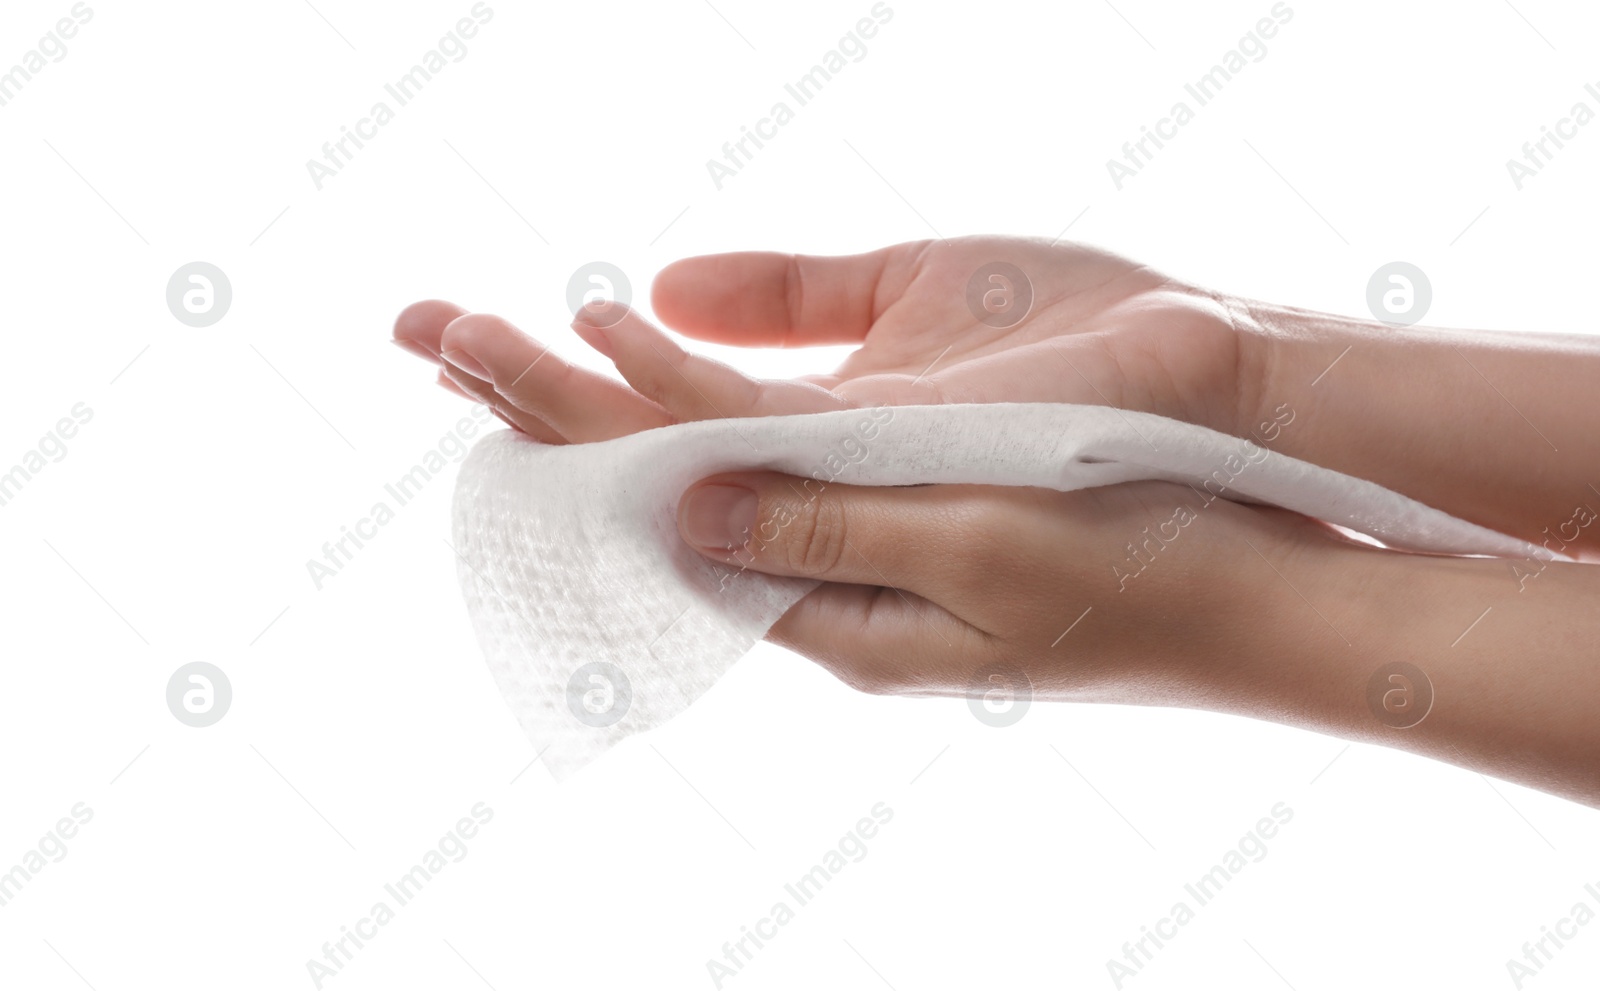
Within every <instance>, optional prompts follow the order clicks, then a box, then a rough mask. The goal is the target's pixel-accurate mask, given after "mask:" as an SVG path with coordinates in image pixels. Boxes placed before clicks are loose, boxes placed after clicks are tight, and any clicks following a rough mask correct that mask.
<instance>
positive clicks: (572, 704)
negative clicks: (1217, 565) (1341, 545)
mask: <svg viewBox="0 0 1600 991" xmlns="http://www.w3.org/2000/svg"><path fill="white" fill-rule="evenodd" d="M1286 429H1293V427H1292V426H1291V427H1287V428H1286ZM1241 466H1242V467H1241ZM749 468H767V469H772V470H776V471H783V472H787V473H790V474H794V475H800V476H807V477H813V478H819V479H822V480H825V481H836V482H841V483H848V484H852V485H906V484H912V483H918V482H947V483H980V484H992V485H1031V486H1039V487H1045V488H1054V489H1060V490H1062V491H1071V490H1073V489H1082V488H1089V487H1092V486H1097V485H1110V484H1114V483H1117V482H1126V481H1134V480H1139V479H1167V480H1170V481H1178V482H1190V483H1192V484H1195V485H1201V484H1204V483H1205V482H1206V480H1208V479H1211V480H1212V481H1211V491H1213V492H1215V491H1216V490H1217V486H1218V479H1221V480H1225V481H1227V482H1228V491H1227V492H1226V495H1227V497H1228V498H1230V499H1233V500H1236V501H1241V502H1261V503H1270V504H1274V505H1278V506H1283V507H1285V508H1287V509H1292V510H1296V511H1298V512H1301V513H1304V514H1306V515H1307V516H1314V517H1317V518H1319V519H1322V520H1326V521H1328V522H1330V523H1337V524H1339V525H1341V526H1344V527H1348V528H1350V529H1352V530H1357V531H1360V532H1363V533H1366V534H1369V535H1371V536H1373V537H1376V538H1378V539H1379V540H1381V541H1383V542H1384V543H1385V544H1389V545H1391V546H1394V547H1402V548H1408V549H1413V550H1423V551H1440V552H1452V553H1460V554H1485V555H1504V556H1517V557H1523V556H1527V555H1528V554H1529V553H1530V551H1531V550H1532V547H1531V545H1529V544H1527V543H1525V542H1524V541H1521V540H1516V539H1513V538H1511V537H1508V536H1506V535H1504V534H1500V533H1496V532H1494V531H1492V530H1486V529H1484V528H1482V527H1479V526H1475V525H1473V524H1471V523H1467V522H1465V521H1462V520H1459V519H1456V518H1455V517H1452V516H1449V515H1447V514H1445V513H1442V512H1439V511H1438V510H1435V509H1432V508H1430V507H1428V506H1425V505H1423V504H1421V503H1419V502H1416V501H1414V500H1412V499H1408V498H1406V497H1405V496H1402V495H1399V494H1398V493H1395V492H1392V491H1390V490H1388V489H1385V488H1382V487H1381V486H1378V485H1374V484H1372V483H1371V482H1366V481H1362V480H1360V479H1356V478H1351V477H1349V476H1347V475H1341V474H1339V473H1337V472H1333V471H1329V470H1327V469H1325V468H1319V467H1317V466H1315V465H1312V464H1308V463H1306V462H1304V461H1298V460H1295V459H1293V458H1289V457H1285V456H1282V455H1279V454H1273V453H1268V452H1267V450H1266V448H1265V447H1264V446H1261V445H1256V444H1254V443H1252V442H1251V441H1247V440H1241V439H1239V438H1234V437H1229V436H1226V435H1224V434H1220V433H1217V432H1215V431H1212V430H1207V429H1205V428H1203V427H1197V426H1194V425H1192V424H1186V423H1180V422H1178V421H1175V420H1168V419H1166V418H1164V417H1158V416H1153V415H1150V414H1146V413H1134V412H1128V411H1124V410H1116V409H1111V408H1108V407H1103V406H1069V405H1055V404H993V405H970V406H902V407H893V408H881V409H878V410H843V411H839V412H832V413H816V414H807V415H803V416H785V417H766V418H761V419H747V420H710V421H702V422H699V423H690V424H683V425H679V426H673V427H665V428H662V429H658V430H649V431H646V432H644V433H640V434H634V435H632V436H630V437H623V438H619V439H617V440H613V441H607V442H605V443H600V444H581V445H572V446H565V447H552V446H548V445H545V444H540V443H538V442H536V441H533V440H530V439H528V438H527V437H526V436H524V435H522V434H518V433H514V432H512V431H501V432H499V433H495V434H491V435H489V436H487V437H485V438H483V439H482V440H481V441H479V442H478V444H477V445H476V446H475V447H474V448H473V450H472V453H471V455H470V456H469V457H468V458H467V460H466V462H465V464H464V465H463V467H462V471H461V475H460V478H459V481H458V482H457V486H456V493H455V509H454V516H455V520H454V530H455V548H456V551H457V554H458V556H459V559H460V566H459V572H460V578H461V587H462V592H463V594H464V596H465V598H466V603H467V609H468V611H469V613H470V614H471V617H472V622H473V626H474V627H475V629H476V631H477V635H478V641H479V644H480V646H481V647H482V649H483V653H484V657H485V659H486V660H487V661H488V664H489V669H490V671H491V672H492V674H493V676H494V679H495V682H496V683H497V684H498V685H499V686H500V690H501V692H502V693H503V694H504V696H505V699H506V701H507V703H508V704H509V705H510V707H511V711H512V712H513V713H514V714H515V716H516V718H517V721H518V722H519V723H520V724H521V726H522V729H523V731H524V732H525V733H526V734H527V735H528V738H529V739H530V740H532V741H533V744H534V746H535V747H536V748H537V749H538V751H539V752H540V753H542V754H543V759H544V762H545V764H546V766H547V767H548V768H549V769H550V771H551V773H552V774H554V775H555V776H556V777H557V778H558V779H559V778H564V777H566V776H567V775H568V774H570V773H571V772H572V771H574V770H576V769H577V768H579V767H582V766H583V765H584V764H587V763H588V762H589V761H591V760H593V759H594V758H595V757H596V756H598V755H599V754H601V753H602V752H604V751H605V750H607V749H609V748H610V747H612V746H614V745H615V744H616V743H618V742H619V741H620V740H622V739H623V738H625V737H627V736H629V735H631V734H634V733H638V732H641V731H643V730H647V729H650V728H651V727H654V726H659V725H661V724H662V723H664V722H666V721H667V720H668V719H670V718H672V717H673V716H674V715H676V714H677V713H679V712H681V711H683V710H684V709H685V708H687V707H688V706H689V704H690V703H692V702H694V700H695V699H697V698H699V697H700V696H701V695H702V694H704V693H705V691H706V690H707V689H708V688H710V687H711V686H712V684H714V683H715V682H716V680H717V679H718V678H720V677H721V676H722V674H723V673H724V672H725V671H727V670H728V668H729V667H731V666H732V665H733V663H734V662H735V661H737V660H738V659H739V658H740V657H741V656H743V655H744V654H745V652H746V651H748V650H749V649H750V648H751V646H753V645H754V644H755V642H756V641H757V640H759V639H760V638H761V637H762V636H763V635H764V634H765V633H766V631H767V629H768V628H769V627H771V625H772V624H773V623H774V622H776V621H777V619H778V617H780V616H782V615H783V613H784V612H786V611H787V610H788V608H789V606H791V605H793V604H794V603H795V602H796V601H798V600H799V599H800V598H801V597H802V596H803V595H805V594H806V593H807V592H808V591H810V590H811V589H812V588H814V587H815V586H816V583H815V582H812V581H809V580H800V579H793V578H773V577H770V576H767V575H762V574H758V573H756V572H749V571H746V572H739V571H736V570H735V569H731V568H726V567H723V566H721V565H718V564H713V563H712V562H709V561H707V560H706V559H704V558H702V557H701V556H700V555H698V554H696V553H695V552H694V551H692V550H690V549H689V548H688V546H686V545H685V544H684V543H683V542H682V540H681V539H680V538H679V537H678V531H677V524H676V511H677V503H678V499H679V497H680V496H681V495H682V493H683V491H684V489H686V488H687V487H688V486H689V484H690V483H692V482H694V481H695V480H697V479H700V478H704V477H706V476H708V475H712V474H716V473H718V472H723V471H733V470H739V469H749ZM1219 472H1220V473H1221V474H1220V475H1219V474H1217V473H1219ZM1108 568H1109V565H1108ZM593 662H603V663H607V664H611V665H615V669H620V671H621V672H622V673H623V675H624V677H625V679H626V682H625V684H619V685H613V686H612V687H613V689H615V690H616V691H615V692H614V694H613V695H612V697H611V698H610V699H609V700H607V699H606V698H605V696H604V695H601V696H596V702H597V704H596V708H602V709H603V708H605V707H606V705H607V704H608V703H609V704H611V705H612V706H614V709H613V713H616V712H623V710H624V706H625V707H626V708H625V713H624V714H623V715H622V717H621V719H620V720H618V721H616V722H614V723H613V724H611V725H608V726H597V725H591V723H592V722H595V721H603V719H604V718H608V717H605V716H600V717H593V716H591V717H589V718H588V719H587V721H586V720H585V719H584V718H580V716H579V715H575V712H585V713H588V712H593V711H594V710H593V709H592V708H591V709H583V708H582V706H581V705H580V704H579V701H578V699H577V698H576V697H573V698H569V690H568V685H569V682H571V681H572V680H573V677H574V674H575V673H576V672H579V669H580V668H583V666H584V665H588V664H591V663H593ZM589 670H590V671H593V670H594V669H589ZM588 674H589V672H584V673H583V675H582V677H581V678H580V682H581V684H580V687H582V688H584V689H585V690H587V689H588V688H589V687H590V686H593V685H600V684H602V682H598V681H594V680H593V679H592V678H590V677H589V676H588ZM630 694H631V698H627V700H626V701H625V702H624V701H623V699H624V697H625V696H628V695H630Z"/></svg>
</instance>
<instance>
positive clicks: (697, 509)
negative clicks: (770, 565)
mask: <svg viewBox="0 0 1600 991" xmlns="http://www.w3.org/2000/svg"><path fill="white" fill-rule="evenodd" d="M755 525H756V494H755V492H754V491H752V490H750V489H747V488H744V487H743V486H738V485H702V486H700V487H699V488H697V489H694V490H693V491H691V492H690V493H689V495H688V496H687V497H686V498H685V500H684V506H683V535H684V537H685V539H687V540H688V541H689V543H690V545H692V546H693V547H694V548H695V549H697V550H701V551H713V552H728V551H732V550H736V549H738V548H740V547H743V546H744V544H745V543H746V542H747V541H748V540H749V539H750V531H751V529H752V528H754V527H755Z"/></svg>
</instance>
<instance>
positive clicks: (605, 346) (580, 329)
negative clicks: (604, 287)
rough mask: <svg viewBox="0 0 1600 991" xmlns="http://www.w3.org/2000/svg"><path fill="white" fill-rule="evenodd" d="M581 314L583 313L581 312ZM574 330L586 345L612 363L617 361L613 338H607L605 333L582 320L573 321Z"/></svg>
mask: <svg viewBox="0 0 1600 991" xmlns="http://www.w3.org/2000/svg"><path fill="white" fill-rule="evenodd" d="M579 312H580V313H581V312H582V311H581V310H580V311H579ZM572 330H573V333H575V334H577V335H578V336H579V337H581V338H583V341H584V343H585V344H587V345H589V346H590V347H592V348H594V349H595V350H596V351H599V352H600V353H601V354H603V355H605V356H606V357H607V358H610V359H611V360H612V361H616V360H617V353H616V349H615V348H613V347H612V346H611V338H610V337H609V336H607V334H606V332H605V331H603V330H601V329H600V328H599V327H596V326H595V325H594V324H592V323H589V322H588V321H586V320H582V319H579V320H574V321H572Z"/></svg>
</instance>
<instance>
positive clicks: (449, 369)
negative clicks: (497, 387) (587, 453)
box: [439, 364, 567, 444]
mask: <svg viewBox="0 0 1600 991" xmlns="http://www.w3.org/2000/svg"><path fill="white" fill-rule="evenodd" d="M439 374H440V375H441V376H443V377H444V378H445V380H447V381H448V382H449V383H450V384H451V386H453V387H454V391H455V392H458V393H460V394H461V395H463V396H465V397H467V398H468V399H470V400H472V401H473V402H475V403H482V404H483V405H485V406H487V407H489V409H490V410H492V411H493V412H494V415H495V416H498V417H499V418H500V419H501V420H503V421H504V422H505V423H506V424H507V425H508V426H512V427H516V428H517V429H518V430H520V431H522V432H523V433H525V434H527V435H528V436H530V437H532V438H533V439H534V440H537V441H543V442H544V443H546V444H565V443H566V442H567V439H566V438H565V437H563V436H561V434H560V433H558V432H557V431H555V430H553V429H551V428H550V425H549V424H547V423H545V422H544V421H543V420H541V419H539V418H538V417H537V416H534V415H533V414H532V413H528V412H526V411H524V410H520V409H517V408H516V407H515V406H512V405H511V404H509V403H507V402H506V401H505V399H504V397H502V396H501V395H500V394H499V393H497V392H495V391H494V387H493V386H491V385H490V384H489V383H488V382H485V381H484V380H483V379H480V378H477V377H476V376H473V375H469V374H468V373H466V372H464V371H462V370H461V369H459V368H456V367H455V366H454V365H448V364H447V365H445V366H444V368H442V369H441V370H440V372H439Z"/></svg>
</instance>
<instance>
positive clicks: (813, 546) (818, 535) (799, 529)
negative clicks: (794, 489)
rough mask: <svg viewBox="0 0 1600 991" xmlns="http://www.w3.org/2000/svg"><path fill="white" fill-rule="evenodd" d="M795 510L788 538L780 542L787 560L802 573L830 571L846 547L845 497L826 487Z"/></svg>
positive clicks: (785, 560) (837, 563)
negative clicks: (833, 493)
mask: <svg viewBox="0 0 1600 991" xmlns="http://www.w3.org/2000/svg"><path fill="white" fill-rule="evenodd" d="M792 512H793V517H794V522H793V523H791V524H790V526H789V527H788V528H787V531H788V537H789V539H787V540H785V541H782V543H781V553H782V554H783V561H784V563H785V564H787V565H788V566H789V567H791V568H793V569H794V570H796V571H798V572H800V573H801V574H806V575H826V574H831V573H832V572H833V571H834V570H835V569H836V568H837V567H838V566H839V563H840V562H841V561H842V560H844V551H845V547H846V546H847V545H846V538H845V529H846V525H845V518H846V513H845V508H844V502H843V500H841V499H839V498H838V496H836V495H832V494H830V493H829V491H828V490H827V489H823V490H822V491H821V492H818V493H816V494H815V495H814V496H812V498H810V499H808V500H806V501H805V502H803V503H801V504H800V506H799V507H798V508H796V509H794V510H793V511H792Z"/></svg>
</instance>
